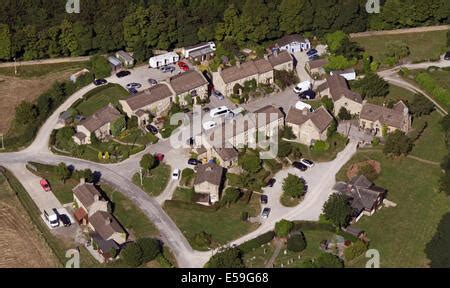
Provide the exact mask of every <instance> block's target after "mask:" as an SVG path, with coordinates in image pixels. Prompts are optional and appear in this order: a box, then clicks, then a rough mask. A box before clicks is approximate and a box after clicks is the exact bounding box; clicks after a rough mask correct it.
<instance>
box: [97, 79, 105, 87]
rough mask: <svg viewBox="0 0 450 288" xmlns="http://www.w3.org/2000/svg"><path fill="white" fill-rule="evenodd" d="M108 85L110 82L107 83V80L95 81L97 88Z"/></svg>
mask: <svg viewBox="0 0 450 288" xmlns="http://www.w3.org/2000/svg"><path fill="white" fill-rule="evenodd" d="M106 83H108V81H106V79H95V80H94V85H95V86H100V85H105V84H106Z"/></svg>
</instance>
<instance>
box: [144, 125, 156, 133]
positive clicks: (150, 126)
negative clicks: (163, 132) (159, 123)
mask: <svg viewBox="0 0 450 288" xmlns="http://www.w3.org/2000/svg"><path fill="white" fill-rule="evenodd" d="M146 128H147V131H148V132H150V133H152V134H153V135H156V134H158V129H157V128H156V127H155V126H153V125H147V127H146Z"/></svg>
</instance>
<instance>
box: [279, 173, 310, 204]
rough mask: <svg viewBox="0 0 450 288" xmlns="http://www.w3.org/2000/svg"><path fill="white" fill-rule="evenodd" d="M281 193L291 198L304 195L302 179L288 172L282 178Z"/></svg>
mask: <svg viewBox="0 0 450 288" xmlns="http://www.w3.org/2000/svg"><path fill="white" fill-rule="evenodd" d="M283 194H285V195H287V196H289V197H291V198H300V197H302V196H303V195H305V184H304V180H302V179H301V178H300V177H298V176H296V175H294V174H290V173H289V174H288V176H287V177H286V178H285V179H284V180H283Z"/></svg>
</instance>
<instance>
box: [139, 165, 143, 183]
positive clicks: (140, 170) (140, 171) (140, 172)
mask: <svg viewBox="0 0 450 288" xmlns="http://www.w3.org/2000/svg"><path fill="white" fill-rule="evenodd" d="M139 175H140V176H141V187H142V186H144V184H143V180H142V168H141V169H139Z"/></svg>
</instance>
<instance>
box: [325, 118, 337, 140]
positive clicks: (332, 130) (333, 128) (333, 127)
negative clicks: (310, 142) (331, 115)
mask: <svg viewBox="0 0 450 288" xmlns="http://www.w3.org/2000/svg"><path fill="white" fill-rule="evenodd" d="M337 128H338V123H337V121H336V120H335V119H333V120H332V121H331V124H330V127H328V129H327V137H328V138H330V137H332V136H333V135H334V134H335V133H336V132H337Z"/></svg>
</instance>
